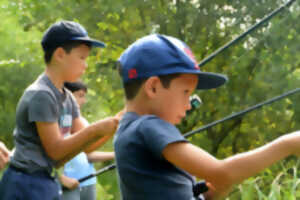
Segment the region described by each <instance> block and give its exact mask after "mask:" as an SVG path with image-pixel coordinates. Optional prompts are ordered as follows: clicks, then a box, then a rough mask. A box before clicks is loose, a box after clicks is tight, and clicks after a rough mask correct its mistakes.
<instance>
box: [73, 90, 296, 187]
mask: <svg viewBox="0 0 300 200" xmlns="http://www.w3.org/2000/svg"><path fill="white" fill-rule="evenodd" d="M298 92H300V88H296V89H293V90H290V91H288V92H286V93H284V94H281V95H278V96H276V97H273V98H271V99H268V100H266V101H263V102H261V103H258V104H255V105H254V106H251V107H249V108H247V109H245V110H242V111H239V112H236V113H233V114H231V115H229V116H227V117H224V118H222V119H220V120H217V121H214V122H212V123H209V124H207V125H205V126H202V127H200V128H198V129H196V130H192V131H189V132H187V133H185V134H184V135H183V136H184V137H185V138H188V137H191V136H193V135H194V134H196V133H200V132H202V131H205V130H207V129H209V128H212V127H213V126H216V125H217V124H220V123H223V122H225V121H228V120H231V119H234V118H237V117H241V116H243V115H245V114H247V113H249V112H251V111H253V110H256V109H258V108H261V107H263V106H265V105H268V104H271V103H274V102H276V101H279V100H281V99H284V98H286V97H288V96H290V95H294V94H296V93H298ZM115 168H116V165H115V164H111V165H108V166H107V167H104V168H102V169H100V170H98V171H97V172H95V173H93V174H91V175H89V176H86V177H83V178H81V179H79V180H78V181H79V182H83V181H85V180H87V179H89V178H92V177H95V176H98V175H100V174H103V173H105V172H106V171H110V170H113V169H115Z"/></svg>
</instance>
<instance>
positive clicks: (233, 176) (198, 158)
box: [163, 132, 300, 193]
mask: <svg viewBox="0 0 300 200" xmlns="http://www.w3.org/2000/svg"><path fill="white" fill-rule="evenodd" d="M299 144H300V133H299V132H295V133H293V134H289V135H285V136H282V137H280V138H278V139H276V140H274V141H273V142H271V143H269V144H267V145H264V146H262V147H260V148H257V149H255V150H252V151H249V152H246V153H242V154H238V155H235V156H232V157H229V158H227V159H224V160H218V159H216V158H214V157H213V156H211V155H210V154H208V153H207V152H205V151H203V150H202V149H200V148H198V147H196V146H194V145H192V144H189V143H182V142H181V143H173V144H169V145H168V146H167V147H166V148H165V149H164V150H163V156H164V157H165V159H167V160H168V161H169V162H171V163H173V164H174V165H176V166H177V167H179V168H182V169H184V170H186V171H188V172H189V173H191V174H193V175H195V176H197V177H199V178H204V179H205V180H207V181H208V182H210V183H212V185H213V186H214V187H215V188H216V190H217V191H218V192H221V193H222V192H224V191H227V190H228V189H230V187H231V186H232V185H233V184H236V183H239V182H241V181H243V180H244V179H246V178H248V177H250V176H253V175H255V174H256V173H258V172H259V171H261V170H263V169H264V168H266V167H268V166H270V165H272V164H273V163H275V162H276V161H278V160H280V159H283V158H285V157H286V156H288V155H290V154H292V153H295V152H296V151H297V146H299ZM298 149H299V147H298ZM298 151H299V150H298Z"/></svg>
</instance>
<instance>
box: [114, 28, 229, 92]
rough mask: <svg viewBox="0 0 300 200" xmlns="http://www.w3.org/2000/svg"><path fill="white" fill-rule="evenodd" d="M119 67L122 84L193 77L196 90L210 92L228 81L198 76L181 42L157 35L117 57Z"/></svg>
mask: <svg viewBox="0 0 300 200" xmlns="http://www.w3.org/2000/svg"><path fill="white" fill-rule="evenodd" d="M119 64H120V71H121V76H122V79H123V83H127V82H130V81H132V80H135V79H142V78H149V77H152V76H161V75H168V74H177V73H179V74H197V75H198V85H197V89H212V88H217V87H219V86H221V85H223V84H224V83H225V82H226V81H227V80H228V78H227V77H226V76H225V75H223V74H217V73H211V72H202V71H201V70H200V68H199V66H198V63H197V61H196V59H195V57H194V55H193V53H192V51H191V50H190V48H189V47H188V46H187V45H186V44H185V43H184V42H182V41H180V40H179V39H177V38H174V37H171V36H165V35H159V34H153V35H149V36H145V37H143V38H141V39H139V40H137V41H136V42H134V43H133V44H132V45H130V46H129V47H128V48H127V49H126V50H125V51H124V53H123V54H122V55H121V57H120V58H119Z"/></svg>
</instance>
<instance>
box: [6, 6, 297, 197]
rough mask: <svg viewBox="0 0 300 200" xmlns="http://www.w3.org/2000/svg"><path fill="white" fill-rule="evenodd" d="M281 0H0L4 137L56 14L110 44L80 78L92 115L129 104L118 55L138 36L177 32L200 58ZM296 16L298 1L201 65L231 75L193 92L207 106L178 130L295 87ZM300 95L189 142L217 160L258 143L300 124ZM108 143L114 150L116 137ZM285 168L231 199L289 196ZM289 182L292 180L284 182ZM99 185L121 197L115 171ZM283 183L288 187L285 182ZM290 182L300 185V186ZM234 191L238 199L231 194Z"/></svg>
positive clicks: (87, 110) (95, 54)
mask: <svg viewBox="0 0 300 200" xmlns="http://www.w3.org/2000/svg"><path fill="white" fill-rule="evenodd" d="M283 2H285V1H284V0H276V1H274V0H264V1H261V0H260V1H250V0H249V1H239V0H238V1H220V0H210V1H208V0H193V1H191V0H174V1H168V0H144V1H140V0H114V1H109V0H95V1H87V0H64V1H62V0H57V1H33V0H22V1H21V0H11V1H8V0H0V17H1V25H0V42H1V54H0V79H1V80H2V82H1V83H2V84H1V86H0V107H1V108H0V109H1V111H2V112H1V114H0V127H1V128H0V131H1V134H0V139H1V140H3V141H5V142H6V144H8V146H9V147H10V148H12V147H13V142H12V132H13V127H14V123H15V108H16V105H17V102H18V99H19V98H20V96H21V95H22V92H23V90H24V89H25V88H26V87H27V86H28V85H29V84H30V83H31V82H32V81H33V80H34V79H35V78H36V77H37V76H38V74H40V73H41V72H42V71H43V69H44V63H43V60H42V51H41V47H40V44H39V43H40V40H41V36H42V33H43V32H44V31H45V30H46V28H47V27H48V26H49V25H50V24H52V23H53V22H55V21H57V20H61V19H67V20H75V21H78V22H80V23H81V24H83V25H84V26H85V27H86V28H87V30H88V32H89V34H90V36H92V37H94V38H97V39H100V40H102V41H104V42H105V43H106V44H107V48H105V49H103V50H94V51H93V52H92V53H91V56H90V58H89V61H88V63H89V68H88V69H87V71H86V74H85V75H84V77H83V80H84V81H85V82H86V83H87V84H88V86H89V93H88V103H87V105H85V107H84V108H83V115H84V116H86V117H87V118H88V119H89V121H95V120H97V119H101V118H103V117H106V116H109V115H111V114H114V113H116V112H118V111H119V110H120V109H121V108H122V107H123V105H124V97H123V91H122V83H121V80H120V78H119V76H118V71H117V69H116V67H115V61H116V60H117V59H118V57H119V56H120V54H121V52H122V51H123V50H124V49H125V48H126V47H127V46H128V45H129V44H130V43H132V42H133V41H135V40H136V39H138V38H139V37H142V36H144V35H146V34H150V33H162V34H168V35H172V36H175V37H179V38H181V39H182V40H184V41H186V43H187V44H189V46H190V47H191V48H192V50H193V51H194V53H195V56H196V58H197V59H198V60H199V61H200V60H201V59H203V58H205V57H206V56H207V55H209V54H210V53H212V52H213V51H214V50H216V49H217V48H218V47H220V46H222V45H223V44H225V43H226V42H228V41H230V40H231V39H233V38H234V37H236V36H237V35H238V34H240V33H241V32H243V31H244V30H245V29H246V28H248V27H250V25H252V24H253V23H255V22H256V21H257V20H259V19H261V18H262V17H264V16H265V15H266V14H267V13H269V12H270V11H271V10H273V9H275V8H277V7H278V6H279V5H281V4H282V3H283ZM299 14H300V5H299V2H298V1H297V2H296V3H295V4H294V5H293V6H292V7H291V8H290V9H288V10H287V11H285V12H283V13H282V14H281V15H279V16H277V17H275V18H273V19H272V20H271V21H270V22H269V23H267V24H266V25H265V26H263V27H262V28H260V29H259V30H258V31H256V32H255V33H253V34H251V36H250V37H247V39H245V40H243V41H242V42H240V43H239V44H237V45H235V46H233V47H230V48H229V49H228V50H226V51H225V52H223V53H222V54H221V55H219V56H217V57H216V58H215V59H214V60H213V61H211V62H210V63H208V64H207V65H205V67H203V68H202V70H203V71H214V72H219V73H224V74H227V75H228V77H229V79H230V81H229V82H228V84H227V85H226V86H224V87H222V88H219V89H217V90H211V91H200V92H197V93H198V94H199V96H200V97H201V98H202V100H203V102H204V104H203V105H202V107H201V108H200V109H199V110H198V111H196V112H194V113H192V114H191V115H190V116H188V118H187V119H186V120H185V121H184V122H183V123H182V124H181V125H180V126H179V128H180V130H181V131H182V132H187V131H190V130H192V129H195V128H197V127H200V126H202V125H205V124H207V123H209V122H212V121H215V120H217V119H221V118H223V117H225V116H227V115H229V114H232V113H233V112H236V111H239V110H241V109H245V108H247V107H249V106H252V105H254V104H256V103H258V102H261V101H264V100H266V99H268V98H271V97H273V96H276V95H279V94H281V93H283V92H285V91H288V90H290V89H293V88H295V87H297V85H299V83H300V71H299V69H298V68H299V65H300V57H299V55H298V53H299V44H300V34H299V31H300V24H299V23H297V22H298V19H299ZM299 100H300V96H299V95H294V96H293V97H290V98H287V99H284V100H281V101H279V102H277V103H274V104H272V105H269V106H266V107H264V108H262V109H260V110H257V111H254V112H252V113H250V114H247V115H245V116H243V117H240V118H238V119H234V120H231V121H228V122H226V123H223V124H220V125H218V126H216V127H213V128H211V129H209V130H206V131H205V132H203V133H201V134H197V135H195V136H193V137H192V138H190V140H191V142H192V143H194V144H195V145H198V146H200V147H202V148H203V149H205V150H207V151H208V152H210V153H212V154H213V155H215V156H217V157H218V158H224V157H227V156H229V155H232V154H235V153H238V152H242V151H247V150H249V149H253V148H255V147H257V146H260V145H262V144H264V143H266V142H268V141H270V140H272V139H274V138H276V137H278V136H280V135H282V134H285V133H287V132H290V131H294V130H297V129H299V123H297V122H298V121H299V120H300V107H299V106H298V105H297V103H298V102H299ZM103 149H104V150H112V149H113V147H112V142H109V143H108V144H106V145H105V146H104V148H103ZM97 167H98V168H100V167H102V165H99V166H97ZM282 171H283V172H282ZM287 171H288V170H287ZM287 171H284V170H283V169H282V168H280V167H278V165H275V167H272V168H270V169H269V171H268V170H267V171H266V172H264V173H262V174H260V175H259V176H258V177H257V178H253V179H249V180H247V181H246V182H245V183H244V184H243V185H241V186H239V187H238V188H237V190H236V191H237V192H235V193H234V194H232V196H231V197H230V199H240V198H242V199H266V198H270V199H280V198H282V199H289V198H290V199H293V198H294V197H292V196H291V195H298V193H297V192H296V190H295V192H293V191H292V190H289V187H290V186H291V185H289V184H290V183H288V181H287V180H288V178H290V176H288V174H289V173H288V172H287ZM265 173H267V174H265ZM283 179H284V180H286V181H283V182H282V180H283ZM292 180H294V179H292ZM99 182H100V183H101V186H100V185H99V186H98V190H99V194H101V196H103V199H118V197H119V192H118V187H117V182H116V176H115V174H114V173H112V172H109V173H107V174H104V175H101V176H100V177H99ZM267 183H268V184H267ZM279 183H280V184H281V183H284V187H282V186H281V185H280V184H279ZM296 183H297V184H298V182H297V181H294V182H293V183H291V184H296ZM297 184H296V185H297ZM291 188H295V187H294V185H293V187H291ZM269 191H273V192H269ZM235 194H238V197H236V198H235V197H234V195H235ZM240 195H242V196H240ZM276 195H277V196H276ZM278 195H281V196H280V198H279V197H278ZM277 197H278V198H277Z"/></svg>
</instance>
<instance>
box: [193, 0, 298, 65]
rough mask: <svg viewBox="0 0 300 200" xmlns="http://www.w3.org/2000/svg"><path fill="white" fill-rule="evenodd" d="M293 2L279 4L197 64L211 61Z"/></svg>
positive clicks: (291, 0) (292, 0) (293, 0)
mask: <svg viewBox="0 0 300 200" xmlns="http://www.w3.org/2000/svg"><path fill="white" fill-rule="evenodd" d="M294 2H295V0H290V1H288V2H287V3H285V4H283V5H282V6H280V7H279V8H277V9H275V10H274V11H272V12H271V13H270V14H268V15H267V16H265V17H264V18H263V19H262V20H260V21H259V22H257V23H256V24H254V25H252V26H251V27H250V28H248V29H247V30H246V31H245V32H244V33H242V34H241V35H239V36H237V37H236V38H235V39H233V40H231V41H229V42H228V43H226V44H225V45H223V46H222V47H220V48H218V49H217V50H216V51H214V52H213V53H211V54H210V55H209V56H207V57H206V58H204V59H203V60H202V61H201V62H200V63H199V64H198V66H199V67H202V66H203V65H205V64H206V63H208V62H209V61H211V60H212V59H213V58H215V57H216V56H217V55H218V54H219V53H221V52H223V51H225V50H226V49H227V48H229V47H230V46H232V45H234V44H236V43H237V42H239V41H240V40H241V39H243V38H244V37H246V36H247V35H248V34H250V33H251V32H253V31H254V30H256V29H257V28H259V27H260V26H261V25H263V24H264V23H266V22H267V21H269V20H270V19H272V18H273V17H274V16H276V15H277V14H278V13H280V12H281V11H282V10H284V9H285V8H287V7H289V6H290V5H291V4H292V3H294Z"/></svg>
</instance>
